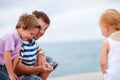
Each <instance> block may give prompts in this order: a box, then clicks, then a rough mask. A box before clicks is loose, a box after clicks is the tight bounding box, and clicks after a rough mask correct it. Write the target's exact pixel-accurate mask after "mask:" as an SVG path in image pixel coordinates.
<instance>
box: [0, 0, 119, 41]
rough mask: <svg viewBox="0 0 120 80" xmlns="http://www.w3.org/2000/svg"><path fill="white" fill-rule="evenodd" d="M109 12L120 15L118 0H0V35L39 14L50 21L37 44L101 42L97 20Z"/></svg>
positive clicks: (101, 37)
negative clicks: (27, 16) (25, 15)
mask: <svg viewBox="0 0 120 80" xmlns="http://www.w3.org/2000/svg"><path fill="white" fill-rule="evenodd" d="M110 8H114V9H116V10H118V11H120V0H1V1H0V34H1V35H3V34H5V33H6V32H7V31H9V29H11V28H14V27H15V26H16V24H17V21H18V18H19V16H20V15H22V14H23V13H31V12H32V11H34V10H39V11H44V12H45V13H46V14H47V15H48V16H49V17H50V20H51V24H50V26H49V28H48V30H47V31H46V33H45V35H44V36H43V37H41V38H40V39H39V41H40V42H70V41H82V40H100V39H103V38H104V37H103V36H102V35H101V32H100V28H99V24H98V21H99V17H100V15H101V14H102V12H103V11H104V10H106V9H110Z"/></svg>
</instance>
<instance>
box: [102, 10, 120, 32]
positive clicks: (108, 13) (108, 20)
mask: <svg viewBox="0 0 120 80" xmlns="http://www.w3.org/2000/svg"><path fill="white" fill-rule="evenodd" d="M100 22H101V23H103V24H107V25H109V26H110V27H112V28H113V29H115V30H120V13H119V12H118V11H117V10H115V9H107V10H105V12H104V13H103V14H102V15H101V17H100Z"/></svg>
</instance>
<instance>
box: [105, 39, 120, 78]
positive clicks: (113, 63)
mask: <svg viewBox="0 0 120 80" xmlns="http://www.w3.org/2000/svg"><path fill="white" fill-rule="evenodd" d="M107 40H108V43H109V47H110V50H109V53H108V69H106V73H105V75H104V80H120V42H119V41H115V40H113V39H111V38H107Z"/></svg>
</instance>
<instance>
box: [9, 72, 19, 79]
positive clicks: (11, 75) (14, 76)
mask: <svg viewBox="0 0 120 80" xmlns="http://www.w3.org/2000/svg"><path fill="white" fill-rule="evenodd" d="M9 78H10V80H18V77H17V75H16V74H14V73H13V74H10V75H9Z"/></svg>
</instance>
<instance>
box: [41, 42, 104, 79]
mask: <svg viewBox="0 0 120 80" xmlns="http://www.w3.org/2000/svg"><path fill="white" fill-rule="evenodd" d="M101 43H102V41H101V40H99V41H77V42H62V43H48V44H40V47H41V48H43V49H44V51H45V53H46V55H48V56H50V57H52V58H53V60H55V61H56V62H57V63H58V64H59V65H58V67H57V68H56V69H55V70H54V71H53V72H52V73H51V75H50V77H58V76H65V75H71V74H79V73H86V72H95V71H100V66H99V61H100V54H101Z"/></svg>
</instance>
